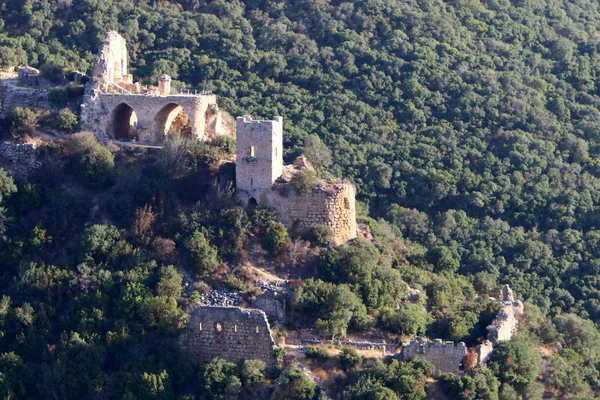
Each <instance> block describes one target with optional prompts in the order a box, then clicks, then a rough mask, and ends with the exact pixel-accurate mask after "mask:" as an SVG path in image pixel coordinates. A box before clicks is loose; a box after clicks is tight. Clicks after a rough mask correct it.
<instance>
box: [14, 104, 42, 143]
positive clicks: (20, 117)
mask: <svg viewBox="0 0 600 400" xmlns="http://www.w3.org/2000/svg"><path fill="white" fill-rule="evenodd" d="M8 122H9V123H10V127H9V130H10V134H11V135H12V136H13V137H21V136H23V135H26V134H32V133H33V132H34V131H35V128H36V127H37V124H38V120H37V116H36V115H35V112H33V111H32V110H30V109H29V108H23V107H14V108H12V109H11V110H10V111H9V112H8Z"/></svg>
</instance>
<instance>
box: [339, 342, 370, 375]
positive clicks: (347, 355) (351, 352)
mask: <svg viewBox="0 0 600 400" xmlns="http://www.w3.org/2000/svg"><path fill="white" fill-rule="evenodd" d="M338 358H339V360H340V365H341V366H342V369H343V370H344V371H350V370H351V369H353V368H355V367H357V366H359V365H361V364H362V363H363V361H364V358H363V357H362V356H361V355H360V354H358V352H357V351H356V350H355V349H353V348H352V347H344V348H342V351H341V352H340V354H339V356H338Z"/></svg>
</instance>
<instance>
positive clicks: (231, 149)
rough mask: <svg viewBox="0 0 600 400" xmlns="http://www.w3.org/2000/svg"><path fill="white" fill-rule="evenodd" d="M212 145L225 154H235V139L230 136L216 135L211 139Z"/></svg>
mask: <svg viewBox="0 0 600 400" xmlns="http://www.w3.org/2000/svg"><path fill="white" fill-rule="evenodd" d="M212 144H213V145H214V146H215V147H218V148H219V149H221V150H223V151H224V152H225V153H227V154H233V153H235V139H234V138H232V137H231V136H227V135H218V136H216V137H215V138H214V139H213V141H212Z"/></svg>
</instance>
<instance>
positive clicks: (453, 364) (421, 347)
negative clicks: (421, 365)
mask: <svg viewBox="0 0 600 400" xmlns="http://www.w3.org/2000/svg"><path fill="white" fill-rule="evenodd" d="M465 357H467V346H466V345H465V344H464V343H463V342H460V343H457V344H455V343H454V342H443V341H442V339H435V340H434V341H433V342H429V341H425V342H419V341H417V340H415V341H412V342H410V343H409V344H408V345H406V346H404V347H403V348H402V352H401V353H400V358H401V359H402V360H403V361H411V360H414V359H419V360H423V361H429V362H430V363H432V364H433V366H434V367H435V372H434V373H435V374H436V375H439V374H441V373H450V374H456V375H459V374H461V373H462V371H463V368H464V361H465Z"/></svg>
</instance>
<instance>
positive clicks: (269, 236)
mask: <svg viewBox="0 0 600 400" xmlns="http://www.w3.org/2000/svg"><path fill="white" fill-rule="evenodd" d="M289 243H290V235H289V234H288V232H287V229H285V226H283V224H282V223H281V222H277V221H269V223H268V224H267V227H266V228H265V231H264V233H263V236H262V240H261V244H262V245H263V247H264V248H265V249H267V250H270V251H273V252H280V251H281V250H283V249H285V247H286V246H287V245H288V244H289Z"/></svg>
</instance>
